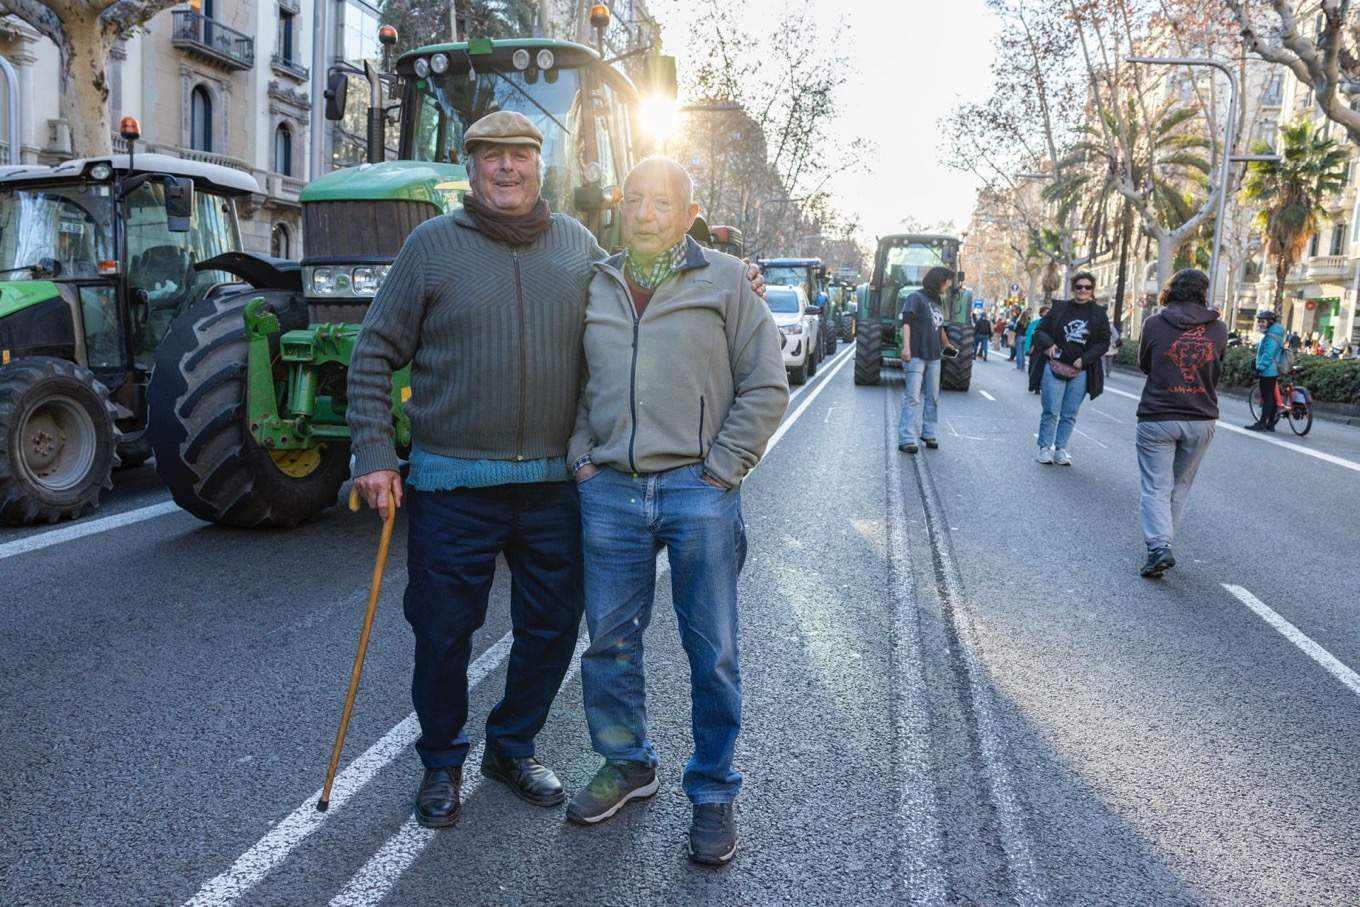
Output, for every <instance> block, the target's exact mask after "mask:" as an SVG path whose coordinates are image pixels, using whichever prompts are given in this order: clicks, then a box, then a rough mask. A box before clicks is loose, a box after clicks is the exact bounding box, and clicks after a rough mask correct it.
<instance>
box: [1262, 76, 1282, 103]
mask: <svg viewBox="0 0 1360 907" xmlns="http://www.w3.org/2000/svg"><path fill="white" fill-rule="evenodd" d="M1283 91H1284V76H1283V75H1281V74H1280V73H1278V72H1277V73H1275V74H1274V75H1272V76H1271V77H1270V81H1269V82H1267V83H1266V92H1265V96H1264V97H1263V98H1262V99H1261V100H1263V101H1265V102H1266V103H1267V104H1278V103H1280V95H1281V94H1282V93H1283Z"/></svg>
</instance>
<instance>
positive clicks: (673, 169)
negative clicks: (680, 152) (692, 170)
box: [623, 154, 694, 208]
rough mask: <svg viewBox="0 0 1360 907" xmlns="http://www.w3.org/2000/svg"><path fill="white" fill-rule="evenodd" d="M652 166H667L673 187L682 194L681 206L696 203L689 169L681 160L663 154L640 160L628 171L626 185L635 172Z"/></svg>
mask: <svg viewBox="0 0 1360 907" xmlns="http://www.w3.org/2000/svg"><path fill="white" fill-rule="evenodd" d="M651 166H658V167H663V168H665V170H666V175H667V176H668V177H670V181H671V188H673V189H674V190H675V193H676V195H678V196H680V205H681V207H683V208H688V207H689V206H690V205H692V204H694V177H692V176H690V175H689V171H688V170H686V169H685V168H684V166H683V165H681V163H680V162H679V161H677V160H675V159H674V158H669V157H666V156H665V155H661V154H653V155H651V156H650V157H644V158H643V159H642V160H640V161H638V162H637V164H636V165H635V166H634V167H633V169H632V170H629V171H628V175H627V176H626V177H624V179H623V185H624V187H625V188H626V187H627V186H628V181H629V180H631V179H632V178H633V175H634V174H635V173H637V172H638V171H639V170H641V169H642V168H643V167H651Z"/></svg>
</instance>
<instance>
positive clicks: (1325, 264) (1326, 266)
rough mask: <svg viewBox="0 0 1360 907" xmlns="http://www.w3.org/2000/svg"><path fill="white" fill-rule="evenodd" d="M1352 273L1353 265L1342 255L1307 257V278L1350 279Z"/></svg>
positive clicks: (1329, 280)
mask: <svg viewBox="0 0 1360 907" xmlns="http://www.w3.org/2000/svg"><path fill="white" fill-rule="evenodd" d="M1354 274H1355V267H1354V265H1352V264H1351V260H1350V259H1349V258H1347V257H1346V256H1344V255H1318V256H1315V257H1313V258H1310V259H1308V279H1309V280H1317V281H1328V282H1335V281H1338V280H1350V279H1351V277H1352V276H1353V275H1354Z"/></svg>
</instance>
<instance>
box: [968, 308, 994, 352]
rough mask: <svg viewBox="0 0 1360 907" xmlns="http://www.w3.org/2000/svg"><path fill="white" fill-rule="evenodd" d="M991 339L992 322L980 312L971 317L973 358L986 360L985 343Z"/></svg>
mask: <svg viewBox="0 0 1360 907" xmlns="http://www.w3.org/2000/svg"><path fill="white" fill-rule="evenodd" d="M991 339H992V323H991V322H990V321H988V320H987V316H986V315H984V314H982V313H981V312H978V313H977V317H976V318H974V319H973V358H975V359H981V360H982V361H983V362H986V361H987V344H988V342H989V341H990V340H991Z"/></svg>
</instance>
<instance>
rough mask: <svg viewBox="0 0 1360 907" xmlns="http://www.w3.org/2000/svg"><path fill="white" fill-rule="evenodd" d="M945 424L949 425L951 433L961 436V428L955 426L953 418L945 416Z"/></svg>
mask: <svg viewBox="0 0 1360 907" xmlns="http://www.w3.org/2000/svg"><path fill="white" fill-rule="evenodd" d="M944 424H945V425H947V426H949V433H950V434H951V435H953V436H954V437H956V438H957V437H959V430H958V429H957V428H955V427H954V421H953V420H952V419H950V418H949V417H948V416H945V417H944Z"/></svg>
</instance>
